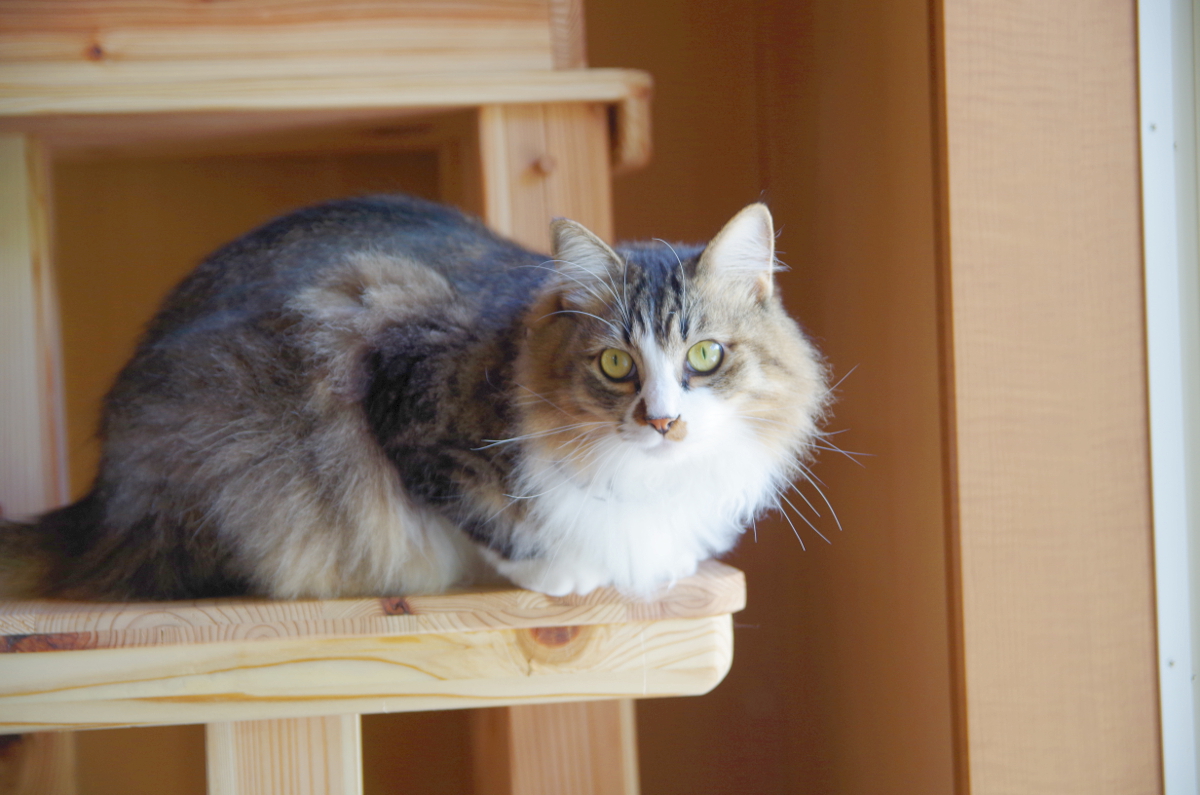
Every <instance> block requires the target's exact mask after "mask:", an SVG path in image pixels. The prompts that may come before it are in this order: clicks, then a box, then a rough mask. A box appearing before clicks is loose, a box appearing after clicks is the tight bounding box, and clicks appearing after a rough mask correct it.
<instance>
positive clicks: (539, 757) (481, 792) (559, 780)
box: [473, 701, 640, 795]
mask: <svg viewBox="0 0 1200 795" xmlns="http://www.w3.org/2000/svg"><path fill="white" fill-rule="evenodd" d="M614 707H615V708H614ZM474 737H475V745H474V749H473V761H474V765H475V782H476V793H477V795H637V793H638V792H639V790H640V788H639V785H638V769H637V742H636V740H637V728H636V726H635V721H634V708H633V702H632V701H622V702H618V703H617V704H616V705H612V704H608V703H604V702H580V703H568V704H545V705H540V706H535V707H526V708H523V709H509V710H478V711H476V713H475V715H474Z"/></svg>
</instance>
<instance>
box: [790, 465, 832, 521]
mask: <svg viewBox="0 0 1200 795" xmlns="http://www.w3.org/2000/svg"><path fill="white" fill-rule="evenodd" d="M800 469H801V471H802V472H803V473H804V479H805V480H807V481H808V482H809V484H811V485H812V487H813V488H814V489H816V490H817V494H819V495H821V500H822V501H823V502H824V503H825V506H826V507H827V508H829V513H830V514H831V515H832V516H833V521H834V523H835V524H837V529H838V532H839V533H840V532H841V531H842V522H841V520H840V519H838V515H837V511H835V510H834V509H833V504H832V503H830V502H829V498H828V497H826V496H825V492H824V491H822V490H821V487H820V486H818V485H817V483H818V482H819V479H818V478H817V477H816V476H815V475H814V474H813V473H812V470H810V469H809V468H808V467H806V466H804V465H801V466H800Z"/></svg>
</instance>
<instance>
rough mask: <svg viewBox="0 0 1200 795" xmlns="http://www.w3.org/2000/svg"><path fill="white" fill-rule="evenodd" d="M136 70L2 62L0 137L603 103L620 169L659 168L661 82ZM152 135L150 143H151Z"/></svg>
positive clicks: (582, 74)
mask: <svg viewBox="0 0 1200 795" xmlns="http://www.w3.org/2000/svg"><path fill="white" fill-rule="evenodd" d="M193 66H194V68H183V67H181V66H180V65H179V64H173V65H170V66H164V65H162V64H133V65H127V66H122V67H117V68H114V69H110V70H107V71H106V72H105V73H104V75H103V77H104V79H103V81H102V82H98V81H97V79H84V76H81V75H79V74H75V73H74V72H67V73H65V74H64V73H62V72H61V71H60V70H56V69H53V68H50V67H47V66H42V65H38V64H20V65H13V64H4V63H2V62H0V132H15V133H25V134H33V135H37V136H38V137H39V138H42V139H45V140H48V141H51V142H52V141H54V140H55V139H56V138H61V137H64V136H65V137H67V138H69V139H71V140H72V141H73V142H75V143H78V142H79V141H80V139H84V140H86V139H87V138H88V137H89V136H90V135H92V134H94V135H96V136H97V137H99V138H101V139H105V138H107V139H113V138H120V137H121V136H122V135H125V136H132V137H134V138H135V139H145V138H147V137H148V135H149V137H152V136H153V131H154V130H161V131H162V133H163V134H164V135H166V136H176V137H178V136H179V135H180V131H181V130H187V131H188V134H190V135H192V136H204V135H205V134H211V133H212V131H214V130H215V131H225V130H229V129H231V128H232V129H237V128H244V129H248V130H255V129H259V130H263V129H266V130H271V131H274V132H279V131H280V130H281V129H286V127H287V126H288V125H289V124H295V125H298V126H305V127H313V126H317V125H322V124H325V125H329V124H337V123H340V122H343V121H346V120H362V119H370V118H379V117H387V116H393V117H394V116H396V115H398V114H404V113H414V112H429V111H437V110H451V109H460V108H478V107H484V106H496V105H532V104H545V103H596V104H601V105H606V106H608V107H610V108H611V109H612V113H613V129H614V133H615V135H614V139H613V163H614V167H615V168H617V169H618V170H632V169H636V168H640V167H642V166H644V165H645V164H646V162H648V160H649V158H650V94H651V90H652V85H653V83H652V80H651V78H650V76H649V75H648V74H646V73H645V72H640V71H637V70H633V69H564V70H557V71H552V70H535V71H497V72H491V73H487V74H476V73H460V72H445V73H438V74H386V73H385V74H380V73H378V72H364V73H362V74H335V75H310V76H306V77H305V79H303V80H297V79H295V77H294V76H291V75H271V74H260V73H255V74H247V73H246V72H245V71H238V72H231V73H226V72H224V71H222V70H216V69H213V68H212V64H196V65H193ZM147 130H150V131H151V133H149V134H148V133H147Z"/></svg>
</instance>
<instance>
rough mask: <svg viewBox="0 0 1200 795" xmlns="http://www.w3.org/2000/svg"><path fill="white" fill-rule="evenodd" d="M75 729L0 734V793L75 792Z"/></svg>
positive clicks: (60, 794) (62, 794) (58, 794)
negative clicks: (68, 730) (73, 730)
mask: <svg viewBox="0 0 1200 795" xmlns="http://www.w3.org/2000/svg"><path fill="white" fill-rule="evenodd" d="M76 792H77V788H76V785H75V734H74V732H38V733H34V734H19V735H3V736H0V795H75V793H76Z"/></svg>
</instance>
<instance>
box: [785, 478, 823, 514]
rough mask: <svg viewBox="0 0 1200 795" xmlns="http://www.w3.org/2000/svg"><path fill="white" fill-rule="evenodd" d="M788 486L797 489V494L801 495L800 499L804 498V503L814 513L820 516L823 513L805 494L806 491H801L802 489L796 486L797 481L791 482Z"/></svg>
mask: <svg viewBox="0 0 1200 795" xmlns="http://www.w3.org/2000/svg"><path fill="white" fill-rule="evenodd" d="M788 488H790V489H792V490H793V491H795V492H796V494H798V495H799V496H800V499H802V500H804V504H805V505H807V506H808V507H809V509H810V510H811V511H812V512H813V513H814V514H816V515H817V516H818V517H819V516H820V515H821V512H820V511H818V510H817V509H816V506H814V505H813V504H812V503H811V502H809V499H808V497H805V496H804V492H802V491H800V489H798V488H796V484H795V483H789V484H788Z"/></svg>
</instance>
